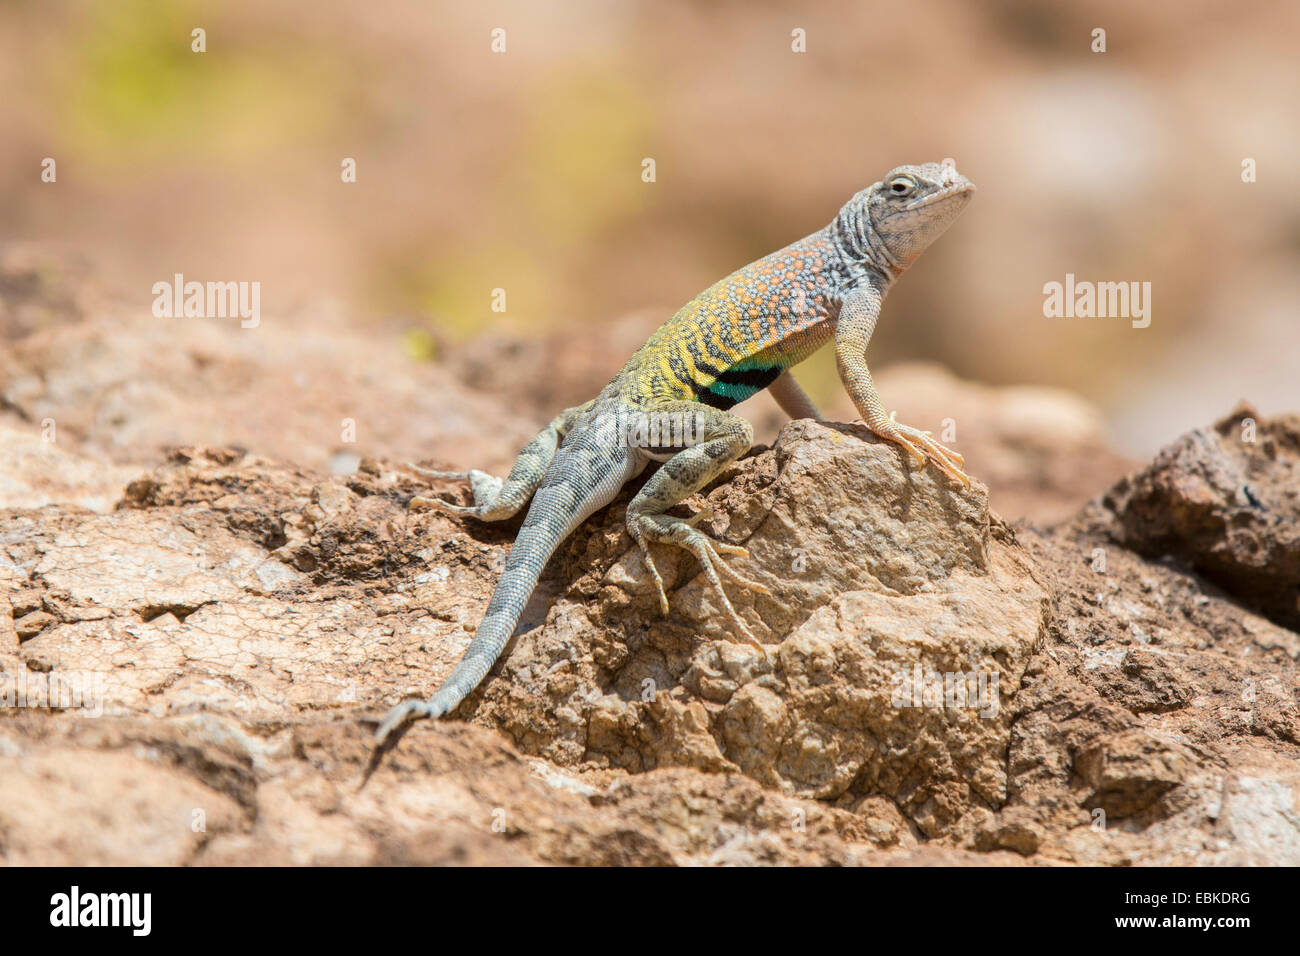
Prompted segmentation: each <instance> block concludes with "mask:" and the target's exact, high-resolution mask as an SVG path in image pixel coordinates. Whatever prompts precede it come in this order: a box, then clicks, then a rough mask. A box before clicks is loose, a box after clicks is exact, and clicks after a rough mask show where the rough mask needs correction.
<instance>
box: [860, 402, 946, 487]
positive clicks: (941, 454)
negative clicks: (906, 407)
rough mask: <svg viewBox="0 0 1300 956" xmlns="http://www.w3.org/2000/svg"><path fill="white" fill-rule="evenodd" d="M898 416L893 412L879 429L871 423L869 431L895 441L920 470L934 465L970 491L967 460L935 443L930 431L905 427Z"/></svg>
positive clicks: (944, 446)
mask: <svg viewBox="0 0 1300 956" xmlns="http://www.w3.org/2000/svg"><path fill="white" fill-rule="evenodd" d="M897 414H898V413H897V412H891V413H890V415H889V420H888V422H887V423H882V425H881V427H879V428H877V427H875V426H872V425H871V424H870V423H868V425H867V427H868V428H871V430H872V431H873V432H875V433H876V435H877V436H879V437H880V438H883V439H885V440H886V441H892V442H894V443H895V444H897V445H901V446H902V447H903V448H904V450H906V451H907V452H908V453H910V454H911V456H912V459H913V461H915V462H916V464H917V467H922V468H923V467H925V465H926V463H927V462H934V464H935V467H937V468H938V469H939V470H940V471H942V472H943V473H944V474H945V475H947V476H948V477H949V478H951V479H952V480H953V481H956V482H959V483H960V484H961V485H962V486H963V487H965V488H969V487H970V476H969V475H967V474H966V472H964V471H962V466H963V465H965V464H966V459H965V458H964V457H963V456H962V455H960V454H958V453H957V452H955V451H953V450H952V449H951V448H948V447H947V446H946V445H941V444H940V443H939V442H937V441H935V440H934V434H933V433H932V432H928V431H922V430H921V429H919V428H913V427H912V426H911V425H903V424H901V423H899V422H898V421H897V419H896V416H897Z"/></svg>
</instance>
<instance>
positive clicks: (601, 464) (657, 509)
mask: <svg viewBox="0 0 1300 956" xmlns="http://www.w3.org/2000/svg"><path fill="white" fill-rule="evenodd" d="M974 191H975V186H974V184H973V183H971V182H970V181H969V180H967V179H966V178H965V177H963V176H962V175H961V174H960V173H958V172H957V170H956V169H955V168H953V167H952V166H951V165H941V164H937V163H926V164H924V165H920V166H900V167H898V168H896V169H894V170H892V171H891V172H890V173H889V174H888V175H887V176H886V177H885V178H884V179H883V180H881V181H880V182H877V183H873V184H872V185H871V186H869V187H867V188H866V189H864V190H862V191H861V192H859V193H858V194H856V195H855V196H854V197H853V198H852V199H850V200H849V201H848V202H847V203H846V204H845V205H844V206H843V207H842V208H841V209H840V211H839V214H838V215H837V216H836V217H835V219H834V220H833V221H832V222H831V223H830V224H829V225H828V226H826V227H825V228H824V229H821V230H819V231H818V232H815V233H813V234H812V235H810V236H807V237H805V238H803V239H800V240H799V241H797V242H794V243H792V244H791V245H789V246H786V247H785V248H784V249H780V250H778V251H776V252H774V253H772V254H770V255H767V256H764V257H763V258H761V259H758V260H757V261H755V262H753V263H750V264H749V265H747V266H745V267H743V268H741V269H739V270H737V271H736V272H734V273H732V274H731V275H729V276H727V277H726V278H725V279H723V280H721V281H720V282H717V283H715V284H714V285H712V286H710V287H709V288H708V289H706V290H704V291H703V292H701V293H700V294H699V295H697V296H696V297H695V298H693V299H692V300H691V301H690V302H688V303H687V304H686V305H685V306H683V307H682V309H681V310H680V311H678V312H677V314H676V315H674V316H673V317H672V318H671V319H669V320H668V321H667V322H666V323H664V325H662V326H661V327H660V328H659V329H658V331H656V332H655V333H654V334H653V335H652V336H651V337H650V339H649V340H648V341H647V342H646V344H645V345H644V346H642V347H641V348H640V349H639V350H638V351H637V352H636V353H635V354H634V355H633V356H632V357H631V358H630V359H629V360H628V362H627V364H626V365H624V366H623V368H622V370H621V371H620V372H619V373H618V374H617V375H616V376H615V377H614V378H613V380H611V381H610V383H609V384H608V385H607V386H606V387H605V388H604V389H603V390H602V391H601V392H600V394H599V395H597V396H596V398H594V399H593V400H591V401H590V402H587V403H586V404H585V405H580V406H576V407H574V408H570V409H566V410H565V411H564V412H562V413H561V414H560V415H558V416H557V417H556V418H555V419H554V420H553V421H551V422H550V424H548V425H547V426H546V427H545V428H544V429H542V431H541V432H540V433H539V434H538V435H537V437H535V438H534V439H533V440H532V441H531V442H529V443H528V444H527V445H526V446H525V447H524V449H523V450H522V451H521V452H520V454H519V457H518V459H517V460H516V462H515V465H514V467H513V468H512V469H511V472H510V475H509V476H508V477H507V478H506V479H504V480H502V479H499V478H495V477H493V476H491V475H488V474H486V473H484V472H481V471H470V472H468V473H464V474H461V473H446V472H429V471H424V470H423V469H417V470H419V471H421V472H422V473H423V474H426V475H429V476H431V477H434V478H443V479H445V478H455V479H466V478H467V479H468V480H469V482H470V487H471V490H472V491H473V497H474V504H473V505H472V506H468V507H460V506H456V505H452V504H450V503H448V502H445V501H441V500H439V499H433V498H422V497H421V498H416V499H414V500H413V501H412V502H411V504H412V506H413V507H431V508H437V509H440V510H444V511H448V512H452V513H456V514H469V515H472V516H474V517H477V518H480V519H483V520H488V521H492V520H501V519H504V518H508V517H510V516H512V515H514V514H516V513H517V512H518V511H520V510H521V509H522V508H523V507H524V506H525V505H528V506H529V508H528V514H527V516H526V517H525V519H524V522H523V524H522V526H521V527H520V530H519V535H518V537H517V538H516V539H515V544H514V547H513V548H512V549H511V551H510V555H509V557H508V558H507V560H506V564H505V568H504V570H503V571H502V574H501V578H500V580H499V581H498V582H497V586H496V589H495V590H494V591H493V594H492V598H491V601H490V602H489V604H488V608H487V611H486V612H485V614H484V617H483V621H482V622H481V623H480V625H479V627H478V630H477V632H476V633H475V636H474V639H473V641H472V642H471V643H470V646H469V648H468V649H467V650H466V652H465V655H464V657H463V658H462V659H461V662H460V663H459V664H458V665H457V666H456V668H455V670H454V671H453V672H452V673H451V675H450V676H449V677H448V678H447V680H446V681H445V682H444V683H443V685H442V686H441V687H440V688H439V689H438V691H437V692H436V693H435V694H434V695H433V697H432V698H430V699H429V700H428V701H406V702H404V703H401V704H398V705H397V706H396V707H394V708H393V709H392V710H391V711H390V712H389V714H388V716H387V717H386V718H385V720H384V722H383V723H382V724H381V725H380V727H379V729H378V730H377V731H376V737H377V739H378V740H379V742H380V743H381V744H383V742H384V741H385V740H386V739H387V738H388V737H389V735H390V734H391V733H392V731H393V730H394V729H396V728H397V727H398V726H399V725H404V724H405V723H407V722H409V721H411V720H415V719H419V718H423V717H440V716H442V715H443V714H446V713H448V712H449V711H451V710H453V709H454V708H455V707H456V706H457V705H459V704H460V702H461V701H462V700H464V698H465V697H466V696H467V695H468V694H469V693H470V692H471V691H473V690H474V688H475V687H477V686H478V684H479V682H480V681H482V679H483V678H484V677H485V676H486V674H487V672H488V670H489V669H490V668H491V667H492V665H493V663H495V661H496V659H497V657H498V656H499V655H500V654H501V650H502V648H504V647H505V644H506V642H507V641H508V640H509V638H510V636H511V635H512V634H513V632H514V629H515V627H516V626H517V624H518V622H519V616H520V614H521V613H522V611H523V608H524V605H525V603H527V601H528V599H529V597H530V596H531V594H532V592H533V589H534V587H535V586H536V584H537V580H538V577H539V576H540V575H541V572H542V568H543V567H544V566H545V564H546V562H547V561H548V560H549V559H550V557H551V555H552V554H553V553H554V551H555V549H556V548H557V547H558V546H559V544H560V543H561V542H562V541H563V540H564V539H565V538H566V537H567V536H568V535H569V534H571V533H572V532H573V531H574V529H576V528H577V527H578V526H579V525H580V524H581V523H582V522H583V521H585V520H586V519H587V518H588V517H590V516H591V515H592V514H593V513H594V512H596V511H598V510H599V509H600V508H603V507H604V506H605V505H607V504H609V503H610V502H611V501H612V500H613V499H614V498H615V496H616V495H617V494H618V492H619V489H620V488H622V486H623V485H624V484H625V483H627V482H628V481H629V480H631V479H632V478H633V477H635V476H636V475H638V474H639V473H640V472H641V471H642V470H643V469H645V467H646V466H647V465H648V464H650V463H651V462H652V461H659V462H662V463H663V464H662V465H661V466H660V467H659V469H658V470H657V471H655V473H654V474H653V475H651V477H650V478H649V479H648V480H647V481H646V482H645V484H644V485H642V487H641V490H640V491H639V492H638V493H637V495H636V496H635V497H634V498H633V499H632V501H631V503H630V504H629V505H628V509H627V527H628V531H629V533H630V534H631V536H632V538H633V539H634V540H635V541H636V542H637V544H638V546H640V548H641V549H642V551H643V553H644V556H645V562H646V566H647V568H648V569H649V571H650V573H651V576H652V577H653V579H654V582H655V585H656V587H657V588H658V592H659V598H660V606H661V609H662V611H663V613H664V614H665V615H666V614H667V613H668V597H667V594H666V592H665V591H664V586H663V580H662V579H661V577H660V575H659V571H658V569H657V568H656V567H655V564H654V560H653V557H652V556H651V553H650V548H649V545H650V544H652V543H659V544H671V545H676V546H678V547H681V548H684V549H686V550H688V551H690V552H691V553H692V554H693V555H694V556H695V557H696V559H697V560H698V562H699V564H700V567H701V569H702V570H703V572H704V573H705V575H706V576H707V577H708V579H709V581H710V583H711V584H712V586H713V587H714V589H715V591H716V593H717V595H718V598H719V601H720V603H721V604H722V606H723V609H724V610H725V611H726V613H727V614H728V616H729V617H730V619H731V621H732V623H733V624H734V625H735V627H736V629H737V631H738V632H739V633H740V634H742V635H743V636H744V637H745V638H747V639H748V640H749V641H750V642H751V643H753V644H755V645H756V646H758V647H759V649H760V650H762V645H761V644H759V642H758V641H757V640H756V639H755V638H754V636H753V634H752V633H751V632H750V630H749V628H748V627H747V626H746V625H745V623H744V621H743V620H741V618H740V617H739V616H738V615H737V614H736V611H735V609H734V608H733V607H732V605H731V602H730V600H729V599H728V598H727V594H726V591H725V590H724V589H723V586H722V578H723V577H725V578H728V579H730V580H731V581H733V582H734V583H736V584H739V585H741V586H743V587H747V588H750V589H752V590H755V591H758V592H760V593H768V592H767V589H766V588H764V587H763V586H762V585H761V584H759V583H757V582H754V581H749V580H747V579H746V578H744V577H742V576H741V575H739V574H738V573H737V572H735V571H733V570H732V569H730V568H729V567H728V566H727V565H726V564H725V563H724V562H723V561H722V555H724V554H731V555H746V554H747V552H746V551H745V549H743V548H739V547H736V546H733V545H729V544H723V543H720V542H716V541H713V540H712V539H711V538H709V537H707V536H706V535H704V534H703V533H702V532H700V531H698V530H696V528H695V527H694V525H695V523H696V522H697V521H698V519H699V518H700V517H701V516H702V515H697V516H696V517H694V518H691V519H682V518H676V517H672V516H670V515H668V514H667V512H668V510H669V509H670V508H672V507H673V506H674V505H676V504H677V503H678V502H680V501H682V500H683V499H685V498H687V497H689V496H690V495H692V494H694V493H695V492H697V491H699V490H700V489H702V488H703V487H704V486H705V485H707V484H708V483H709V482H710V481H712V480H713V478H714V477H716V476H717V475H718V474H719V473H721V472H722V470H723V469H724V468H725V467H726V466H727V465H728V464H730V463H731V462H732V461H734V460H735V459H737V458H739V457H740V456H741V455H743V454H744V453H745V452H746V451H747V450H748V449H749V447H750V445H751V444H752V442H753V429H752V428H751V426H750V425H749V423H748V422H747V421H745V420H744V419H743V418H740V417H739V416H737V415H733V414H731V413H730V412H729V411H728V409H730V408H731V407H732V406H733V405H735V404H737V403H738V402H742V401H744V400H745V399H747V398H749V397H750V396H752V395H754V394H755V393H757V392H758V391H761V390H762V389H764V388H768V387H771V388H772V389H773V393H774V395H775V397H776V398H777V400H778V402H779V403H780V404H781V407H782V408H783V409H784V410H785V411H786V412H787V413H788V414H790V415H791V416H795V417H809V416H810V417H817V418H820V417H821V416H820V414H818V413H817V410H816V408H815V406H813V404H812V403H811V402H810V401H809V400H808V398H807V396H805V395H804V394H803V392H802V391H801V390H800V389H799V387H798V385H797V384H796V383H795V382H794V379H793V378H792V377H791V376H790V375H788V374H787V371H788V369H789V368H790V367H791V366H793V365H796V364H798V363H799V362H801V361H803V360H804V359H805V358H807V357H809V356H810V355H812V353H813V352H815V351H816V350H817V349H819V348H820V347H821V346H823V345H825V344H826V343H828V342H830V341H832V340H833V341H834V344H835V354H836V363H837V366H838V369H839V374H840V379H841V380H842V381H843V383H844V386H845V388H846V389H847V390H848V392H849V395H850V397H851V398H852V399H853V402H854V405H855V406H856V407H857V409H858V411H859V413H860V414H861V415H862V418H863V421H864V422H865V423H866V425H867V427H868V428H870V429H871V431H872V432H874V433H875V434H876V435H877V436H878V437H880V438H882V439H885V440H888V441H892V442H895V443H897V444H898V445H900V446H902V448H903V449H904V450H905V451H906V452H907V453H909V454H910V455H911V456H912V457H913V459H914V460H915V461H917V463H918V464H920V465H924V464H925V462H926V461H927V460H929V461H932V462H934V463H935V464H936V465H937V466H938V467H939V468H940V469H942V470H943V471H944V472H945V473H946V474H948V475H949V476H950V477H952V478H953V479H954V480H957V481H960V482H962V483H963V484H966V483H968V482H969V479H968V478H967V477H966V475H965V474H964V473H963V472H962V471H961V465H962V464H963V462H962V458H961V456H960V455H958V454H957V453H956V452H953V451H951V450H949V449H947V448H945V447H944V446H943V445H940V444H939V443H938V442H936V441H935V440H934V439H933V438H932V437H931V436H930V433H929V432H923V431H919V430H918V429H915V428H911V427H909V426H907V425H902V424H899V423H897V422H895V421H894V420H893V417H892V416H889V415H886V414H885V412H884V409H883V407H882V405H881V402H880V398H879V396H878V395H877V393H876V389H875V385H874V384H873V382H872V380H871V374H870V372H869V370H868V368H867V363H866V348H867V344H868V343H869V342H870V339H871V335H872V332H873V331H874V330H875V325H876V320H877V318H878V317H879V314H880V307H881V303H882V302H883V300H884V297H885V294H886V293H887V292H888V290H889V287H890V285H891V284H892V283H893V281H894V280H895V279H896V278H897V277H898V276H899V275H900V274H901V273H902V272H903V270H904V269H906V268H907V267H908V266H909V265H911V263H912V262H914V261H915V260H916V258H917V257H918V256H919V255H920V254H921V252H923V251H924V250H925V248H926V247H927V246H929V244H930V243H931V242H933V241H934V240H935V239H936V238H938V236H939V235H940V234H942V233H943V232H944V231H945V230H946V229H947V228H948V226H949V225H951V224H952V222H953V220H954V219H956V218H957V216H958V215H959V214H960V213H961V211H962V210H963V209H964V208H965V206H966V204H967V202H968V201H969V199H970V197H971V195H972V194H973V193H974ZM647 419H653V420H654V422H656V423H657V422H660V421H663V422H669V423H671V424H672V425H673V426H674V427H676V428H677V429H678V431H676V432H673V435H674V440H673V441H670V442H664V441H662V434H663V431H662V430H661V429H657V430H656V429H650V428H648V427H646V426H647ZM639 436H659V437H657V438H653V439H651V440H646V441H642V440H639ZM530 502H531V504H530Z"/></svg>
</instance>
